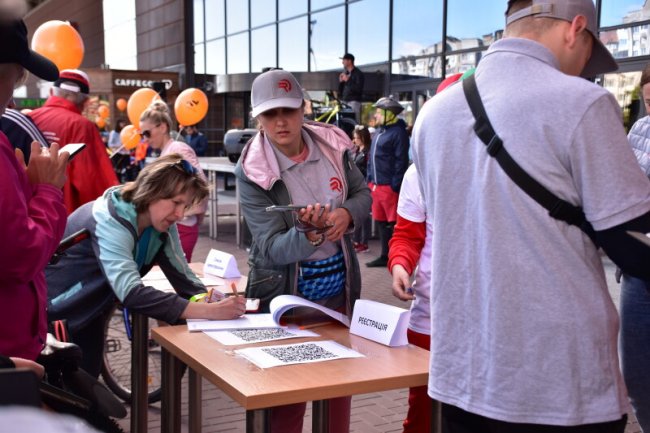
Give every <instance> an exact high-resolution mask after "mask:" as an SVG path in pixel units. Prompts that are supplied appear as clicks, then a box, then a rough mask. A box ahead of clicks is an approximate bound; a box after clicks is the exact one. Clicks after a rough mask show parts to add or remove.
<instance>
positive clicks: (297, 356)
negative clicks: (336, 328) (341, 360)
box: [262, 343, 337, 364]
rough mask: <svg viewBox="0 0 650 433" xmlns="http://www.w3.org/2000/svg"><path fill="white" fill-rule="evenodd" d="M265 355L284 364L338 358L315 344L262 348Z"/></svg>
mask: <svg viewBox="0 0 650 433" xmlns="http://www.w3.org/2000/svg"><path fill="white" fill-rule="evenodd" d="M262 351H263V352H264V353H267V354H269V355H270V356H273V357H274V358H277V359H279V360H280V361H282V362H284V363H287V364H288V363H295V362H305V361H318V360H322V359H331V358H336V357H337V356H336V355H335V354H334V353H332V352H330V351H328V350H325V349H324V348H323V347H321V346H318V345H316V344H314V343H305V344H296V345H292V346H283V347H271V348H262Z"/></svg>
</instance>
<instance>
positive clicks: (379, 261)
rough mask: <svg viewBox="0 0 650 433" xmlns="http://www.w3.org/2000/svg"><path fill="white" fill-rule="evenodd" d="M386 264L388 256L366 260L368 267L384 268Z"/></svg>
mask: <svg viewBox="0 0 650 433" xmlns="http://www.w3.org/2000/svg"><path fill="white" fill-rule="evenodd" d="M386 265H388V257H384V256H380V257H377V258H376V259H375V260H373V261H371V262H367V263H366V266H368V267H369V268H385V267H386Z"/></svg>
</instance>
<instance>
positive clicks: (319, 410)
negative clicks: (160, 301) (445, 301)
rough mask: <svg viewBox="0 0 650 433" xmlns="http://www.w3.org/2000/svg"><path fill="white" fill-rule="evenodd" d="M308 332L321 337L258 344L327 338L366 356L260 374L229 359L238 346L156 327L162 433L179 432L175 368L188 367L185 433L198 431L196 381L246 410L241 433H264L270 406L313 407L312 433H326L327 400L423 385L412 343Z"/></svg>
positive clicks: (332, 328) (335, 329) (335, 330)
mask: <svg viewBox="0 0 650 433" xmlns="http://www.w3.org/2000/svg"><path fill="white" fill-rule="evenodd" d="M313 331H315V332H316V333H318V334H320V336H321V337H318V338H309V339H306V338H301V339H291V340H283V341H275V342H268V343H259V344H257V345H258V346H259V345H262V346H263V345H275V344H291V343H295V342H303V341H307V340H314V339H331V340H335V341H337V342H339V343H341V344H343V345H345V346H347V347H350V348H352V349H354V350H356V351H357V352H360V353H361V354H363V355H365V356H364V357H363V358H353V359H340V360H335V361H325V362H317V363H310V364H296V365H288V366H282V367H274V368H268V369H260V368H258V367H257V366H255V365H254V364H252V363H250V362H249V361H247V360H246V359H244V358H242V357H238V356H234V355H233V351H234V350H235V349H237V348H239V347H242V346H223V345H221V344H220V343H219V342H217V341H215V340H214V339H212V338H210V337H208V336H207V335H205V334H203V333H202V332H196V333H190V332H188V331H187V327H186V326H185V325H180V326H168V327H162V328H157V329H154V330H153V332H152V336H153V339H154V340H155V341H157V342H158V343H159V344H160V345H161V346H162V349H163V351H162V369H163V377H162V379H163V384H162V387H163V397H162V419H161V431H162V432H163V433H171V432H174V433H176V432H179V431H180V413H181V411H180V402H181V399H180V381H181V377H180V374H179V372H180V371H181V362H182V363H184V364H186V365H187V366H188V367H189V368H190V377H189V385H190V396H189V409H190V410H189V431H190V432H191V433H195V432H200V431H201V376H202V377H204V378H206V379H207V380H209V381H210V382H211V383H213V384H214V385H216V386H217V387H219V388H220V389H221V390H222V391H224V392H225V393H226V394H227V395H228V396H229V397H230V398H232V399H233V400H235V401H236V402H237V403H239V404H240V405H241V406H242V407H244V408H245V409H246V431H247V432H267V431H269V428H268V427H269V425H268V420H269V408H270V407H272V406H278V405H285V404H291V403H298V402H305V401H312V402H313V406H312V407H313V410H312V418H313V426H312V431H313V432H315V433H320V432H323V433H324V432H327V431H329V428H328V425H327V421H328V420H327V416H326V414H327V413H328V411H327V401H323V400H325V399H330V398H335V397H343V396H349V395H354V394H366V393H373V392H381V391H386V390H390V389H397V388H407V387H413V386H422V385H426V384H427V378H428V371H429V352H427V351H426V350H423V349H420V348H419V347H416V346H412V345H408V346H402V347H393V348H390V347H387V346H383V345H381V344H378V343H375V342H373V341H370V340H366V339H364V338H361V337H358V336H356V335H351V334H350V333H349V329H348V328H346V327H344V326H343V325H339V324H331V325H324V326H322V327H318V328H315V329H313ZM252 346H253V345H246V346H245V347H252ZM199 375H200V376H199Z"/></svg>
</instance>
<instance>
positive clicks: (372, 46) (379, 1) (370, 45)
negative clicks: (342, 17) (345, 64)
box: [339, 0, 395, 66]
mask: <svg viewBox="0 0 650 433" xmlns="http://www.w3.org/2000/svg"><path fill="white" fill-rule="evenodd" d="M388 8H389V2H388V0H364V1H360V2H357V3H350V5H349V6H348V22H349V24H348V51H349V52H350V53H352V54H354V57H355V59H354V64H355V65H357V66H359V65H365V64H368V63H379V62H385V61H386V59H387V58H388V16H389V15H388ZM393 31H395V30H394V29H393ZM341 55H342V54H339V57H340V56H341ZM339 66H340V64H339Z"/></svg>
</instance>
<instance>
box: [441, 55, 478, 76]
mask: <svg viewBox="0 0 650 433" xmlns="http://www.w3.org/2000/svg"><path fill="white" fill-rule="evenodd" d="M483 54H485V51H472V52H469V53H463V54H455V55H452V56H447V71H446V73H445V76H447V77H448V76H450V75H453V74H457V73H459V72H460V73H464V72H466V71H468V70H470V69H472V68H475V67H476V66H477V65H478V62H479V61H480V60H481V57H483Z"/></svg>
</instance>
